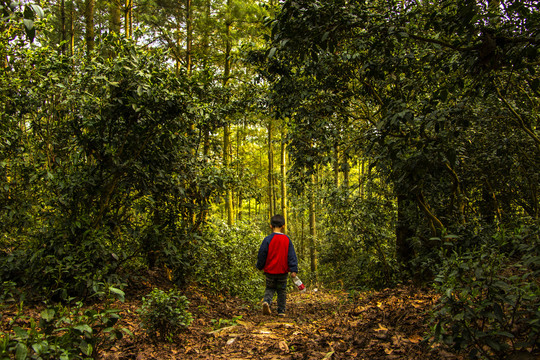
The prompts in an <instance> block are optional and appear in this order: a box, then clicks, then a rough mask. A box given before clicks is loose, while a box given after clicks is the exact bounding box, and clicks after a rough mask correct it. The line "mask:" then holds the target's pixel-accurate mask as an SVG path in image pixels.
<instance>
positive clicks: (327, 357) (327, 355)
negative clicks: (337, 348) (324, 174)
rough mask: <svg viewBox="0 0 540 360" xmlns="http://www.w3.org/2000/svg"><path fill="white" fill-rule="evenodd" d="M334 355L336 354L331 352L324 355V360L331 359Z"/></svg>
mask: <svg viewBox="0 0 540 360" xmlns="http://www.w3.org/2000/svg"><path fill="white" fill-rule="evenodd" d="M332 355H334V352H333V351H330V352H329V353H328V354H326V355H324V357H323V360H324V359H330V358H331V357H332Z"/></svg>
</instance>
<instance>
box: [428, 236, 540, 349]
mask: <svg viewBox="0 0 540 360" xmlns="http://www.w3.org/2000/svg"><path fill="white" fill-rule="evenodd" d="M539 245H540V241H539V237H538V230H536V231H533V230H527V231H521V232H519V233H516V234H512V235H510V236H507V235H505V234H504V233H501V234H498V235H497V236H495V237H493V238H492V239H490V240H489V241H486V242H485V243H484V244H482V245H481V246H478V247H477V248H474V249H471V250H468V251H464V252H463V253H461V254H459V253H458V252H456V251H454V253H453V254H452V255H451V256H449V257H448V259H447V260H446V262H445V264H444V266H443V267H442V270H441V272H440V274H439V275H438V276H437V278H436V284H437V285H436V288H437V290H438V291H439V292H440V293H441V299H440V304H439V306H438V307H437V308H436V310H435V311H434V313H433V335H434V336H435V339H436V340H437V341H440V342H442V343H444V344H446V345H448V346H451V347H452V348H454V350H457V351H466V352H468V356H469V358H470V359H476V358H488V359H491V358H499V359H501V358H507V357H508V356H509V354H511V353H515V352H523V351H529V352H534V351H538V350H539V339H540V311H539V309H540V287H539V284H538V278H539V277H538V276H539V275H540V273H539V272H540V246H539Z"/></svg>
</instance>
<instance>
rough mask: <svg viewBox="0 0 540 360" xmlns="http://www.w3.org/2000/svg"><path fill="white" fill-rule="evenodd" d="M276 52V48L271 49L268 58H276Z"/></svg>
mask: <svg viewBox="0 0 540 360" xmlns="http://www.w3.org/2000/svg"><path fill="white" fill-rule="evenodd" d="M276 51H277V48H276V47H273V48H271V49H270V51H269V52H268V58H269V59H271V58H272V57H274V55H275V53H276Z"/></svg>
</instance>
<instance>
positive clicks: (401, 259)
mask: <svg viewBox="0 0 540 360" xmlns="http://www.w3.org/2000/svg"><path fill="white" fill-rule="evenodd" d="M409 203H410V200H409V199H408V198H407V196H406V195H398V197H397V226H396V258H397V260H398V263H399V264H400V265H401V267H402V268H404V269H408V268H409V266H408V265H409V262H410V261H411V260H412V258H413V249H412V246H411V244H410V240H409V239H410V238H411V237H412V236H413V235H414V232H413V231H412V229H411V228H410V226H409V218H408V216H407V207H408V204H409Z"/></svg>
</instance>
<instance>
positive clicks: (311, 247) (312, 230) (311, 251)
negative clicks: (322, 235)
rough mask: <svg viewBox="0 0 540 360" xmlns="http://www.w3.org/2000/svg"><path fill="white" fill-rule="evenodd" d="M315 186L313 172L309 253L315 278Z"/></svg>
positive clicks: (310, 197) (310, 198)
mask: <svg viewBox="0 0 540 360" xmlns="http://www.w3.org/2000/svg"><path fill="white" fill-rule="evenodd" d="M316 187H317V181H316V177H315V174H313V175H312V176H311V189H310V190H311V191H310V194H309V235H310V236H309V255H310V263H311V273H312V276H313V278H316V276H317V275H316V274H317V250H316V244H317V228H316V225H317V223H316V214H315V212H316V209H317V206H316V205H315V201H316V200H315V189H316Z"/></svg>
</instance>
